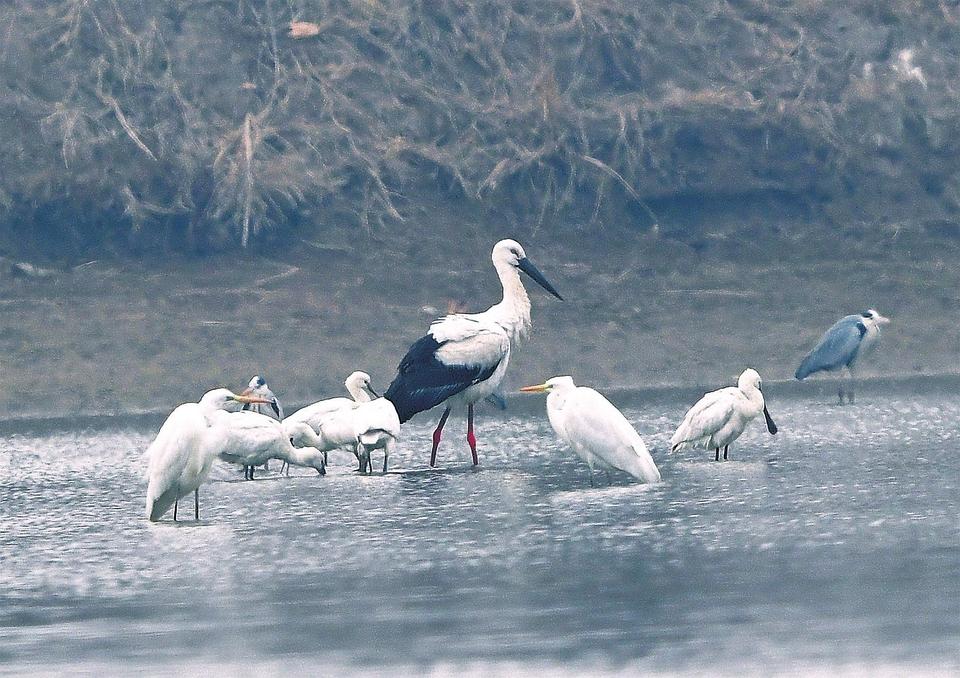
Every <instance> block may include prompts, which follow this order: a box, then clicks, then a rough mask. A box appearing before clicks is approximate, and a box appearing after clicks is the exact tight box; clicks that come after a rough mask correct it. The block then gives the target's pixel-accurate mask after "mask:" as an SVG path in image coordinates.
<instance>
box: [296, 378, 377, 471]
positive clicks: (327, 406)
mask: <svg viewBox="0 0 960 678" xmlns="http://www.w3.org/2000/svg"><path fill="white" fill-rule="evenodd" d="M343 385H344V386H346V387H347V393H349V394H350V396H351V398H352V400H351V399H350V398H342V397H340V398H327V399H326V400H320V401H318V402H315V403H313V404H312V405H307V406H306V407H302V408H300V409H299V410H297V411H296V412H294V413H293V414H291V415H290V416H289V417H287V418H286V420H285V421H291V422H295V421H299V422H303V423H305V424H307V425H308V426H310V428H312V429H313V430H314V431H319V430H320V423H321V422H322V421H323V419H324V418H326V417H327V416H329V415H330V414H332V413H333V412H336V411H338V410H344V409H353V408H354V407H356V406H357V405H358V404H359V403H368V402H370V395H369V394H368V393H367V391H370V393H372V394H373V395H374V396H376V397H379V395H377V392H376V391H374V390H373V387H372V386H371V385H370V375H369V374H367V373H366V372H360V371H357V372H353V373H351V374H350V376H349V377H347V379H346V381H344V382H343ZM364 389H366V390H364ZM330 449H333V448H330ZM324 461H326V453H324ZM358 461H359V459H358ZM280 470H281V471H283V467H281V468H280Z"/></svg>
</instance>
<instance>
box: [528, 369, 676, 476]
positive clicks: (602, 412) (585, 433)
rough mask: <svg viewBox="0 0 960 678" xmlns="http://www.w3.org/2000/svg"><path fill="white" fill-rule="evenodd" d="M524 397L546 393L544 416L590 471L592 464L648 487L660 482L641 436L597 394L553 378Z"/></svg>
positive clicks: (591, 474) (566, 379)
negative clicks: (648, 484)
mask: <svg viewBox="0 0 960 678" xmlns="http://www.w3.org/2000/svg"><path fill="white" fill-rule="evenodd" d="M520 390H521V391H523V392H525V393H543V392H547V393H549V395H548V396H547V416H548V417H549V419H550V425H551V426H553V430H554V431H556V432H557V435H558V436H559V437H560V439H561V440H563V441H564V442H565V443H567V444H568V445H569V446H570V447H572V448H573V451H574V452H576V453H577V454H578V455H579V456H580V458H581V459H583V460H584V461H585V462H587V466H589V467H590V484H591V485H592V484H593V467H594V464H600V465H601V466H609V467H612V468H615V469H619V470H621V471H626V472H627V473H629V474H630V475H632V476H633V477H634V478H637V479H638V480H642V481H644V482H648V483H655V482H657V481H659V480H660V470H659V469H658V468H657V465H656V463H654V461H653V457H651V456H650V453H649V452H648V451H647V446H646V445H644V444H643V440H642V439H641V438H640V434H639V433H637V431H636V429H635V428H633V426H631V425H630V422H629V421H627V419H626V417H624V416H623V414H621V412H620V410H618V409H617V408H616V407H614V406H613V404H612V403H611V402H610V401H609V400H607V399H606V398H604V397H603V395H601V394H600V393H598V392H597V391H594V390H593V389H592V388H587V387H585V386H577V385H576V384H574V383H573V379H572V378H571V377H553V378H552V379H548V380H547V381H546V382H544V383H542V384H538V385H536V386H524V387H523V388H521V389H520Z"/></svg>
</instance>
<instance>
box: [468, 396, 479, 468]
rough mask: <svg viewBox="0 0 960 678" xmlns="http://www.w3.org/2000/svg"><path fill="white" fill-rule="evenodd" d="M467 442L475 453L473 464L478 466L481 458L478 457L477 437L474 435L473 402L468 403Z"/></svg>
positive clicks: (473, 453) (471, 451) (472, 452)
mask: <svg viewBox="0 0 960 678" xmlns="http://www.w3.org/2000/svg"><path fill="white" fill-rule="evenodd" d="M467 444H468V445H469V446H470V453H471V454H472V455H473V465H474V466H476V465H477V464H479V463H480V460H479V459H477V437H476V436H475V435H473V403H470V404H469V405H467Z"/></svg>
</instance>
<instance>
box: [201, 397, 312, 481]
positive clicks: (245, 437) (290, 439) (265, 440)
mask: <svg viewBox="0 0 960 678" xmlns="http://www.w3.org/2000/svg"><path fill="white" fill-rule="evenodd" d="M210 421H211V427H212V428H213V429H215V433H216V435H217V436H218V442H219V444H220V454H219V456H220V459H222V460H223V461H226V462H230V463H234V464H241V465H242V466H243V467H244V470H245V472H246V474H245V477H246V479H247V480H253V478H254V467H255V466H259V465H261V464H263V463H264V462H265V461H266V460H268V459H282V460H284V461H286V462H287V463H294V464H302V465H308V466H312V467H313V468H315V469H316V470H317V473H319V474H321V475H323V474H324V473H326V470H325V464H324V462H323V455H322V453H321V452H320V450H317V454H316V461H314V462H312V463H307V462H305V460H308V459H310V458H311V457H310V456H309V455H307V453H304V452H299V453H298V452H297V451H296V449H295V448H294V443H295V442H306V444H308V445H310V444H313V443H317V444H319V443H320V442H321V440H320V438H319V437H318V436H316V435H315V434H314V432H313V430H312V429H310V427H309V426H306V425H303V424H302V422H278V421H276V420H275V419H271V418H270V417H267V416H264V415H262V414H258V413H256V412H223V411H221V412H214V413H213V414H211V415H210ZM308 431H309V433H308ZM304 439H306V440H304Z"/></svg>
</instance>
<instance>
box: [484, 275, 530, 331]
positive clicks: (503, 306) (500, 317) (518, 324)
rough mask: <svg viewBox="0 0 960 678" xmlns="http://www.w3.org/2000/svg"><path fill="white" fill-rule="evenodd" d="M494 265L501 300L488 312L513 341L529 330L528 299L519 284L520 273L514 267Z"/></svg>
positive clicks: (520, 283)
mask: <svg viewBox="0 0 960 678" xmlns="http://www.w3.org/2000/svg"><path fill="white" fill-rule="evenodd" d="M494 265H495V266H496V269H497V275H498V276H500V284H501V285H502V286H503V300H502V301H501V302H500V303H499V304H496V305H495V306H493V307H491V308H490V311H489V312H490V314H491V315H493V316H495V317H496V320H497V322H499V323H500V324H501V325H503V327H504V328H505V329H506V330H507V331H508V332H509V333H510V339H511V340H513V341H515V340H517V339H520V338H522V337H524V336H526V334H527V332H528V331H529V330H530V297H528V296H527V291H526V290H525V289H524V288H523V283H522V282H520V273H519V272H518V271H517V268H516V267H515V266H511V265H510V264H507V263H497V264H494Z"/></svg>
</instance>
